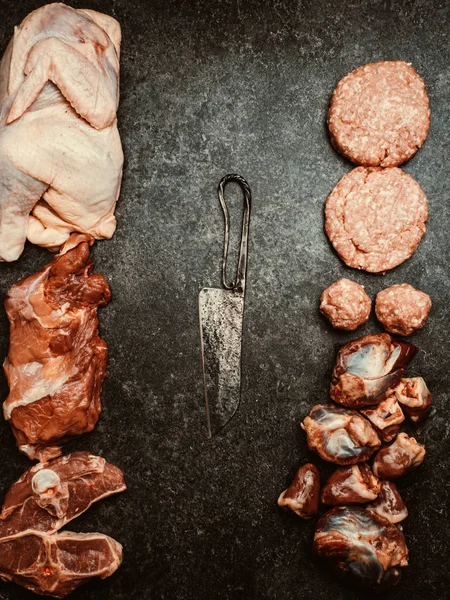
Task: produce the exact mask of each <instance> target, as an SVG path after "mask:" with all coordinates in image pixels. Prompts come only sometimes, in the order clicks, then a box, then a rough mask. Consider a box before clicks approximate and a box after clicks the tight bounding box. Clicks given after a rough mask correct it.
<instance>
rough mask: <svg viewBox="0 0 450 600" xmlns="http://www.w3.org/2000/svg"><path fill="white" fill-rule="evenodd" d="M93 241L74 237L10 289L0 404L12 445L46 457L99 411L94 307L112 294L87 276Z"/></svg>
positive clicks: (101, 371)
mask: <svg viewBox="0 0 450 600" xmlns="http://www.w3.org/2000/svg"><path fill="white" fill-rule="evenodd" d="M93 242H94V239H93V238H92V237H91V236H87V235H83V234H73V235H72V236H71V237H70V238H69V240H68V241H67V242H66V243H65V244H64V246H63V248H62V249H61V252H60V254H59V255H58V256H56V257H55V258H54V259H53V260H52V262H51V263H49V264H48V265H46V266H45V267H43V268H42V269H41V270H40V271H38V272H37V273H35V274H34V275H31V276H30V277H27V278H26V279H23V280H22V281H21V282H19V283H17V284H16V285H14V286H13V287H12V288H11V289H10V290H9V292H8V294H7V297H6V302H5V308H6V312H7V315H8V318H9V322H10V326H11V331H10V346H9V352H8V357H7V359H6V360H5V362H4V369H5V373H6V377H7V379H8V384H9V388H10V393H9V396H8V397H7V399H6V401H5V402H4V404H3V412H4V416H5V419H6V420H8V421H9V422H10V424H11V427H12V430H13V433H14V435H15V437H16V440H17V445H18V448H19V450H20V451H21V452H23V453H24V454H26V455H27V456H28V457H29V458H31V459H34V458H38V459H39V460H47V459H48V458H52V457H54V456H57V455H58V454H60V452H61V448H60V444H61V443H62V442H64V441H65V440H68V439H69V438H72V437H74V436H77V435H81V434H82V433H85V432H87V431H91V430H92V429H93V428H94V427H95V424H96V423H97V419H98V417H99V414H100V412H101V402H100V393H101V389H102V383H103V379H104V378H105V376H106V362H107V357H108V349H107V346H106V343H105V341H104V340H102V338H100V337H99V335H98V317H97V308H98V307H99V306H105V305H106V304H107V303H108V302H109V300H110V298H111V292H110V289H109V287H108V284H107V283H106V281H105V279H104V277H103V276H102V275H100V274H92V268H93V264H92V262H91V261H90V259H89V246H90V245H91V244H92V243H93Z"/></svg>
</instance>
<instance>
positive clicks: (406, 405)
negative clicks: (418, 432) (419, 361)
mask: <svg viewBox="0 0 450 600" xmlns="http://www.w3.org/2000/svg"><path fill="white" fill-rule="evenodd" d="M395 394H396V397H397V400H398V401H399V402H400V404H401V405H402V406H403V410H404V411H405V413H406V414H407V415H408V417H409V418H410V419H411V421H412V422H413V423H415V424H417V423H421V422H422V421H423V420H424V419H426V417H427V416H428V413H429V412H430V409H431V394H430V390H429V389H428V387H427V384H426V383H425V381H424V380H423V379H422V377H410V378H405V379H402V380H401V382H400V383H399V384H398V386H397V387H396V388H395Z"/></svg>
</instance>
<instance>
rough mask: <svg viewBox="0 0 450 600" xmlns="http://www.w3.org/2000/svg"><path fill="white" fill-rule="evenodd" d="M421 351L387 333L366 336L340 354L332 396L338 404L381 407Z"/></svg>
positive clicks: (353, 406)
mask: <svg viewBox="0 0 450 600" xmlns="http://www.w3.org/2000/svg"><path fill="white" fill-rule="evenodd" d="M416 353H417V348H416V347H415V346H413V345H412V344H408V343H406V342H396V341H394V340H393V339H392V338H391V336H390V335H388V334H387V333H378V334H374V335H366V336H364V337H361V338H358V339H356V340H353V341H352V342H349V343H348V344H345V346H342V348H341V349H340V350H339V352H338V354H337V357H336V362H335V365H334V369H333V375H332V379H331V387H330V396H331V398H332V399H333V400H334V401H335V402H337V403H338V404H343V405H344V406H350V407H352V408H360V407H364V406H371V405H373V404H377V403H379V402H381V400H383V398H385V396H386V394H387V392H388V391H389V390H390V389H391V388H394V387H396V386H397V384H398V383H399V382H400V380H401V377H402V375H403V370H404V367H405V366H406V365H407V364H408V363H409V361H410V360H411V359H412V358H413V357H414V356H415V355H416Z"/></svg>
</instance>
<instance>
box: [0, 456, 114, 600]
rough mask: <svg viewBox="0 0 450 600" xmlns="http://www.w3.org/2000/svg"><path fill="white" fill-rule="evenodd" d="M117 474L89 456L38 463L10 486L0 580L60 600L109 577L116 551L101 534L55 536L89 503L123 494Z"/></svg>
mask: <svg viewBox="0 0 450 600" xmlns="http://www.w3.org/2000/svg"><path fill="white" fill-rule="evenodd" d="M125 489H126V486H125V481H124V479H123V474H122V472H121V471H120V469H118V468H117V467H114V466H113V465H111V464H109V463H107V462H106V461H105V460H104V459H103V458H101V457H99V456H92V455H91V454H89V452H75V453H73V454H69V455H67V456H63V457H60V458H57V459H54V460H52V461H50V462H47V463H38V464H37V465H34V466H33V467H31V468H30V469H28V471H26V472H25V473H24V474H23V475H22V477H21V478H20V479H19V480H18V481H17V482H16V483H15V484H13V485H12V486H11V488H10V490H9V492H8V493H7V495H6V498H5V502H4V505H3V509H2V513H1V514H0V577H1V578H2V579H4V580H5V581H14V582H15V583H18V584H19V585H22V586H23V587H25V588H27V589H29V590H31V591H33V592H35V593H37V594H43V595H47V596H53V597H55V598H63V597H65V596H66V595H67V594H69V593H70V592H72V591H73V590H74V589H76V588H77V587H78V586H80V585H81V584H83V583H87V582H88V581H89V580H90V579H92V578H94V577H100V578H102V579H104V578H106V577H109V576H110V575H112V573H114V571H116V570H117V568H118V567H119V566H120V564H121V562H122V546H121V545H120V544H119V543H118V542H116V541H115V540H114V539H112V538H110V537H108V536H106V535H103V534H101V533H72V532H70V531H63V532H59V530H60V529H61V528H62V527H64V525H65V524H66V523H68V522H69V521H71V520H72V519H75V518H76V517H78V516H79V515H80V514H81V513H83V512H84V511H85V510H87V509H88V508H89V507H90V506H91V505H92V504H93V503H94V502H98V501H99V500H101V499H103V498H106V497H107V496H111V495H112V494H117V493H119V492H123V491H124V490H125Z"/></svg>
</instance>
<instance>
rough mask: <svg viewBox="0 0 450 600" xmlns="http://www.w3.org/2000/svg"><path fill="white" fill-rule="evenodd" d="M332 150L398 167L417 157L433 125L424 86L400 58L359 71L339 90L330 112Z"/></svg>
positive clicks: (364, 161) (362, 160)
mask: <svg viewBox="0 0 450 600" xmlns="http://www.w3.org/2000/svg"><path fill="white" fill-rule="evenodd" d="M328 127H329V129H330V135H331V142H332V144H333V146H334V147H335V148H336V149H337V150H338V151H339V152H341V153H342V154H343V155H344V156H346V157H347V158H349V159H350V160H351V161H353V162H354V163H356V164H359V165H369V166H375V165H380V166H381V167H395V166H397V165H401V164H402V163H404V162H405V161H406V160H408V159H409V158H411V157H412V156H414V154H415V153H416V152H417V150H418V148H420V147H421V146H422V144H423V143H424V141H425V140H426V138H427V135H428V129H429V127H430V107H429V101H428V95H427V91H426V88H425V83H424V81H423V79H422V77H420V75H418V73H417V72H416V71H415V70H414V69H413V67H412V66H411V65H410V64H408V63H406V62H404V61H402V60H384V61H380V62H376V63H370V64H367V65H363V66H361V67H358V68H357V69H355V70H354V71H352V72H351V73H349V74H348V75H346V76H345V77H343V78H342V79H341V80H340V81H339V83H338V84H337V86H336V89H335V90H334V93H333V96H332V98H331V102H330V109H329V112H328Z"/></svg>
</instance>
